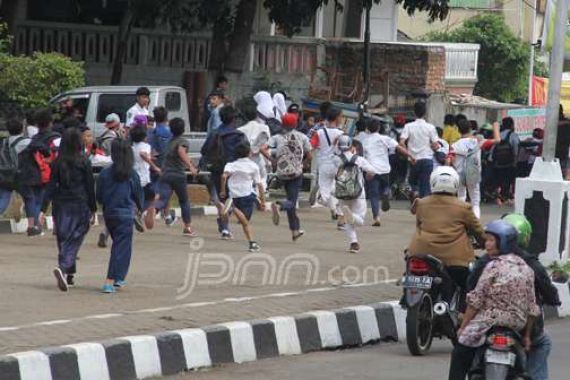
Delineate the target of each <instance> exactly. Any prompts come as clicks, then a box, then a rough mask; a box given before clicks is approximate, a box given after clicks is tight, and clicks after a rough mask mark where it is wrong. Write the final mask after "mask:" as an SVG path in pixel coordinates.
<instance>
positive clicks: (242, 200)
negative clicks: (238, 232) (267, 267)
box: [220, 141, 265, 252]
mask: <svg viewBox="0 0 570 380" xmlns="http://www.w3.org/2000/svg"><path fill="white" fill-rule="evenodd" d="M236 154H237V156H238V159H237V160H236V161H234V162H230V163H227V164H226V166H225V167H224V174H223V176H222V185H221V191H220V197H221V199H225V200H226V201H225V205H224V208H223V212H222V215H223V216H225V217H227V215H228V212H229V211H230V208H232V205H233V212H234V214H235V215H236V217H237V219H238V221H239V223H240V224H241V226H242V228H243V233H244V234H245V237H246V239H247V240H248V242H249V252H259V250H260V247H259V244H258V243H257V242H256V241H255V240H254V238H253V231H252V229H251V226H250V223H249V221H250V220H251V215H252V213H253V208H254V207H255V204H256V201H257V195H256V193H255V191H254V186H255V187H256V188H257V192H258V194H259V198H260V201H259V203H260V206H259V207H260V209H261V210H265V194H264V191H263V182H262V180H261V175H260V173H259V167H258V166H257V164H256V163H255V162H254V161H253V160H251V159H250V155H251V147H250V145H249V142H247V141H243V142H242V143H241V144H239V145H238V146H237V147H236ZM226 185H227V188H228V189H229V193H230V194H229V195H230V198H228V197H227V193H226Z"/></svg>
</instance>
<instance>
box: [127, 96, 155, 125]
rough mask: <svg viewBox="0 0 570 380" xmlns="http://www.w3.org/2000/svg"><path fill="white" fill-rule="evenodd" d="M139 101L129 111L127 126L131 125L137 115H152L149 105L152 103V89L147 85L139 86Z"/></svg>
mask: <svg viewBox="0 0 570 380" xmlns="http://www.w3.org/2000/svg"><path fill="white" fill-rule="evenodd" d="M136 95H137V102H136V103H135V104H134V105H133V106H132V107H131V108H129V110H128V111H127V120H126V122H125V127H127V128H128V127H130V126H131V125H132V124H133V123H134V120H135V116H137V115H145V116H150V112H149V110H148V105H149V103H150V90H149V89H148V88H146V87H139V88H138V89H137V92H136Z"/></svg>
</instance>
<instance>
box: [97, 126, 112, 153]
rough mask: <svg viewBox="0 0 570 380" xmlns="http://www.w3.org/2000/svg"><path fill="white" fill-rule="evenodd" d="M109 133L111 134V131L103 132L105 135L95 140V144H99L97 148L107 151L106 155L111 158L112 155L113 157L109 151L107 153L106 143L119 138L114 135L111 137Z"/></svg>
mask: <svg viewBox="0 0 570 380" xmlns="http://www.w3.org/2000/svg"><path fill="white" fill-rule="evenodd" d="M107 132H109V130H106V131H105V132H103V134H102V135H101V136H99V137H97V138H96V139H95V142H96V143H97V146H98V147H99V148H101V149H103V150H104V151H105V154H106V155H107V156H110V155H111V152H108V151H107V149H106V148H105V145H106V144H105V143H106V142H107V141H109V140H113V139H115V138H117V137H115V136H113V135H111V134H110V133H107Z"/></svg>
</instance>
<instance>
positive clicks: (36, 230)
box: [26, 226, 44, 237]
mask: <svg viewBox="0 0 570 380" xmlns="http://www.w3.org/2000/svg"><path fill="white" fill-rule="evenodd" d="M26 233H27V234H28V237H36V236H44V231H43V230H42V229H41V228H40V227H38V226H33V227H30V228H28V230H27V231H26Z"/></svg>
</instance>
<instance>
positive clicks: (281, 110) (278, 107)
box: [273, 92, 287, 121]
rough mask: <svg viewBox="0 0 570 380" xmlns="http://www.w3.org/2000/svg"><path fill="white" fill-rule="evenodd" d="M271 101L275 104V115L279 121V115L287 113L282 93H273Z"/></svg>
mask: <svg viewBox="0 0 570 380" xmlns="http://www.w3.org/2000/svg"><path fill="white" fill-rule="evenodd" d="M273 103H274V104H275V116H276V118H277V120H279V121H281V117H282V116H283V115H285V114H286V113H287V104H285V97H284V96H283V94H282V93H280V92H278V93H276V94H275V95H273Z"/></svg>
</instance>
